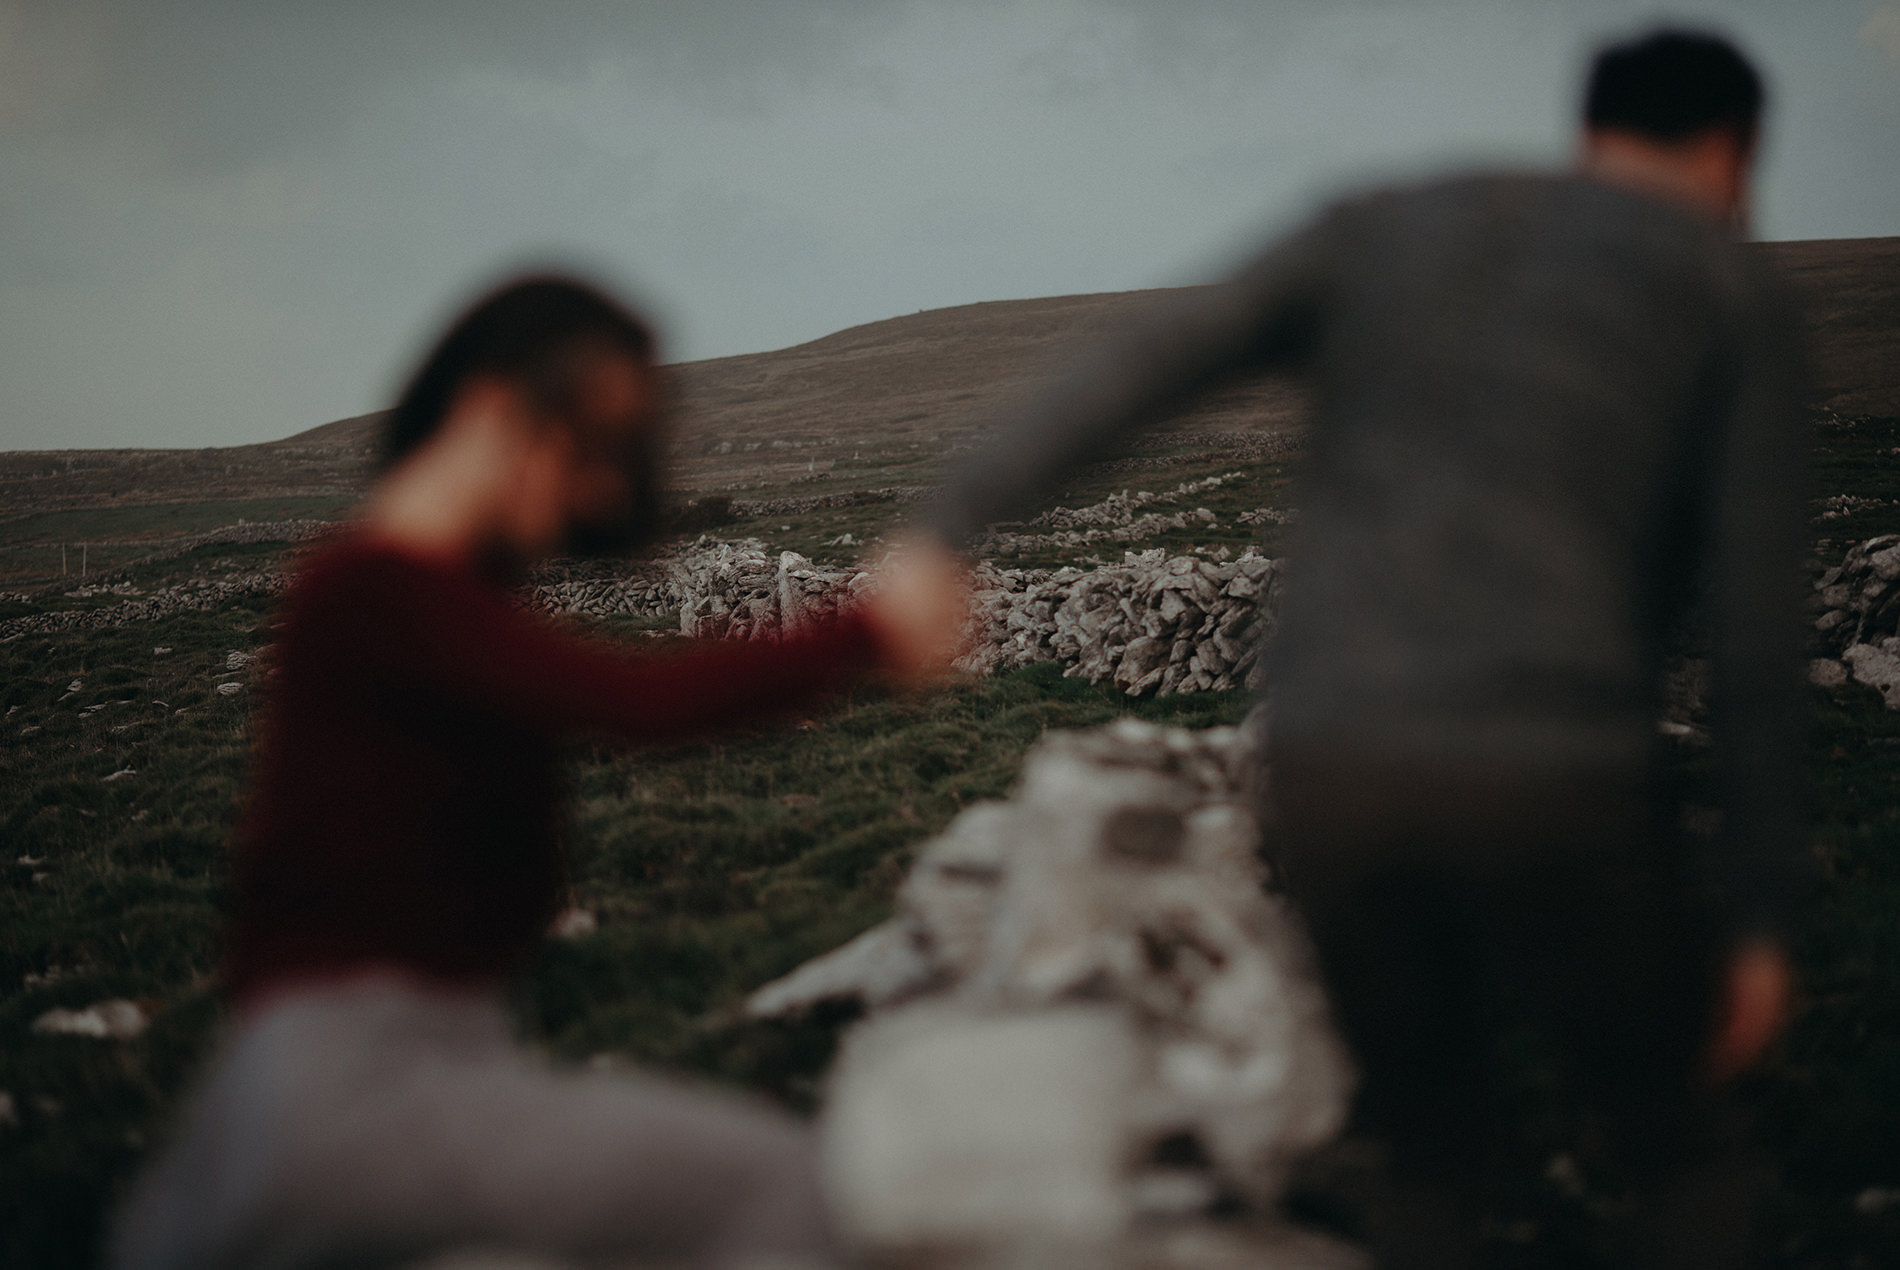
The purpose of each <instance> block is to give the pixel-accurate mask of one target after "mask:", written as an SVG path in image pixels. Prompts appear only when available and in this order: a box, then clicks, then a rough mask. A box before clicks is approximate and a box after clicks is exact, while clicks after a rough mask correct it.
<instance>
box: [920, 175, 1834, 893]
mask: <svg viewBox="0 0 1900 1270" xmlns="http://www.w3.org/2000/svg"><path fill="white" fill-rule="evenodd" d="M1797 350H1798V340H1797V335H1796V331H1795V327H1794V325H1793V322H1792V314H1791V306H1790V305H1789V304H1788V303H1787V302H1786V301H1785V299H1784V296H1783V293H1782V291H1781V289H1780V287H1779V286H1778V284H1777V283H1776V282H1775V281H1774V280H1773V279H1772V278H1770V277H1769V276H1767V275H1766V273H1765V272H1764V271H1763V269H1762V267H1761V265H1760V263H1759V262H1758V261H1757V260H1756V259H1755V258H1754V257H1752V256H1751V255H1750V254H1749V253H1748V252H1747V251H1746V250H1745V249H1743V248H1741V247H1739V246H1737V245H1736V244H1735V243H1733V242H1732V241H1730V240H1729V239H1727V238H1726V237H1725V236H1723V235H1722V234H1721V233H1720V232H1719V231H1718V230H1717V229H1716V227H1714V226H1712V225H1709V224H1705V223H1703V222H1702V221H1700V220H1698V219H1696V218H1694V217H1693V216H1691V215H1689V214H1687V213H1685V212H1682V211H1678V210H1676V209H1674V208H1672V207H1669V206H1665V205H1663V204H1661V203H1659V202H1656V201H1653V200H1651V199H1648V198H1644V197H1641V196H1638V195H1635V194H1632V193H1629V192H1625V191H1622V190H1618V189H1614V188H1611V187H1608V186H1605V185H1601V184H1598V183H1595V182H1592V181H1588V180H1585V179H1581V178H1560V177H1539V176H1513V175H1496V176H1475V177H1467V178H1462V179H1456V180H1451V181H1445V182H1440V183H1435V184H1431V185H1426V186H1422V187H1417V188H1410V189H1403V190H1396V191H1387V192H1381V193H1377V194H1373V195H1370V196H1366V197H1362V198H1359V199H1355V200H1352V201H1349V202H1346V203H1343V204H1340V205H1338V206H1336V207H1334V208H1333V209H1332V210H1330V211H1329V212H1327V213H1326V214H1324V215H1322V216H1321V217H1319V218H1318V219H1317V220H1316V221H1315V222H1314V223H1313V224H1311V225H1310V226H1309V227H1307V228H1306V229H1304V230H1302V231H1301V232H1299V233H1297V234H1295V235H1294V236H1292V237H1291V238H1289V239H1287V240H1285V241H1283V242H1281V243H1279V244H1277V245H1275V246H1273V247H1272V248H1271V249H1269V250H1267V251H1266V252H1264V253H1262V254H1261V255H1259V256H1257V257H1256V258H1254V259H1253V260H1251V261H1250V262H1249V263H1247V264H1246V265H1245V266H1244V267H1243V268H1241V269H1240V270H1239V271H1238V272H1237V273H1236V274H1235V275H1234V276H1233V277H1231V278H1230V279H1228V280H1227V281H1225V282H1222V283H1220V284H1218V285H1215V286H1210V287H1202V288H1194V289H1191V290H1187V291H1184V292H1181V293H1179V294H1178V296H1177V297H1176V298H1175V299H1174V300H1173V301H1172V303H1171V305H1170V306H1169V307H1168V308H1167V309H1166V310H1165V311H1162V312H1159V313H1157V314H1155V315H1154V316H1153V317H1152V318H1151V319H1150V320H1149V321H1147V322H1146V323H1145V324H1143V325H1142V326H1140V327H1139V328H1137V329H1134V330H1131V331H1129V332H1127V333H1125V334H1124V335H1122V336H1121V337H1120V338H1118V339H1114V340H1111V341H1108V342H1106V343H1105V344H1104V345H1103V346H1102V347H1101V348H1100V349H1099V350H1098V351H1097V352H1096V353H1095V354H1094V355H1093V356H1091V357H1090V358H1089V359H1088V360H1087V361H1086V362H1085V364H1083V365H1081V366H1078V367H1076V368H1074V369H1073V370H1072V372H1071V373H1070V374H1069V375H1068V376H1066V377H1065V378H1064V379H1062V380H1061V381H1059V382H1058V383H1057V384H1056V386H1055V387H1053V388H1052V389H1051V390H1050V391H1048V392H1046V393H1045V394H1043V395H1042V396H1040V397H1039V398H1037V399H1035V400H1033V401H1031V402H1029V403H1027V404H1026V405H1025V407H1024V408H1023V409H1022V410H1021V411H1020V412H1019V413H1017V414H1016V415H1014V416H1013V417H1011V418H1009V419H1007V420H1006V421H1005V422H1004V426H1003V427H1002V429H1001V431H1000V434H999V435H998V436H997V438H996V440H995V441H994V443H993V444H992V445H990V446H989V447H988V448H987V449H986V450H984V451H982V452H980V453H979V454H978V455H977V456H976V457H975V458H974V459H973V460H972V461H971V462H970V463H969V464H967V465H966V466H965V467H964V468H963V469H962V470H961V471H960V472H959V473H957V474H956V476H955V478H954V479H953V481H952V482H951V485H950V487H949V490H948V492H947V494H946V496H945V497H944V498H943V500H942V501H941V502H940V504H939V505H938V507H937V508H936V510H935V512H934V515H933V518H932V524H933V525H934V527H935V528H936V529H937V531H938V532H940V533H941V534H942V535H943V536H944V537H945V538H946V539H948V540H949V541H951V542H953V543H961V542H963V541H965V540H966V539H967V538H968V537H969V536H970V535H971V534H973V533H974V532H976V531H977V530H978V529H979V528H980V527H982V526H983V525H985V524H987V523H989V522H991V521H995V520H1000V519H1004V518H1008V517H1014V516H1020V515H1022V514H1024V513H1025V512H1026V511H1028V510H1029V509H1030V508H1032V507H1033V506H1034V505H1035V503H1036V502H1037V501H1038V500H1039V498H1040V497H1042V496H1044V495H1045V494H1046V493H1047V491H1048V490H1050V489H1051V488H1052V487H1053V486H1054V485H1055V484H1056V483H1057V482H1058V481H1060V480H1061V479H1062V478H1063V477H1064V476H1066V475H1067V474H1068V473H1069V472H1071V471H1072V470H1073V469H1074V468H1075V467H1076V466H1077V465H1079V464H1080V463H1083V462H1086V461H1087V460H1088V459H1090V458H1092V457H1096V456H1098V455H1099V454H1100V453H1101V451H1102V450H1104V449H1105V448H1106V447H1108V446H1109V445H1110V444H1112V443H1113V442H1114V441H1115V440H1116V439H1117V438H1118V437H1119V436H1120V435H1121V434H1124V433H1126V432H1128V431H1130V430H1132V429H1135V428H1139V427H1141V426H1142V425H1144V424H1147V423H1149V422H1152V421H1155V420H1157V419H1159V418H1161V417H1164V416H1165V415H1167V414H1168V413H1170V412H1171V411H1173V410H1174V409H1176V408H1178V407H1179V406H1180V405H1181V404H1183V401H1184V399H1185V398H1187V397H1189V396H1191V395H1193V394H1195V393H1196V392H1198V391H1200V390H1202V389H1203V388H1206V387H1208V386H1209V385H1211V384H1213V383H1215V382H1216V381H1218V380H1220V379H1221V378H1223V377H1225V376H1227V375H1229V374H1231V373H1234V372H1239V371H1246V370H1253V369H1261V368H1266V367H1273V366H1291V367H1297V368H1300V369H1302V370H1303V371H1304V372H1305V373H1306V375H1307V376H1308V378H1309V379H1310V382H1311V386H1312V389H1313V407H1312V420H1311V434H1310V444H1309V465H1308V470H1307V473H1306V488H1305V490H1304V493H1303V495H1302V502H1301V509H1302V521H1301V528H1300V532H1299V535H1298V541H1297V543H1296V544H1295V547H1294V550H1293V555H1292V558H1293V561H1294V565H1295V569H1294V573H1293V575H1292V581H1291V583H1290V585H1289V588H1288V591H1287V595H1286V599H1285V602H1284V606H1283V608H1282V610H1281V618H1280V627H1279V631H1278V634H1277V635H1276V637H1275V640H1274V644H1273V647H1272V649H1271V653H1270V658H1269V672H1270V673H1269V682H1270V686H1271V687H1270V691H1271V694H1272V720H1273V722H1272V727H1273V732H1274V736H1275V738H1276V743H1279V744H1286V745H1298V746H1300V747H1301V748H1302V749H1303V750H1305V751H1307V752H1314V751H1319V752H1325V753H1337V754H1340V755H1342V756H1350V755H1355V754H1362V755H1368V756H1372V757H1376V758H1378V759H1380V760H1381V761H1384V762H1392V761H1396V762H1400V763H1403V762H1405V761H1407V760H1408V758H1417V759H1419V760H1421V761H1429V762H1431V763H1432V764H1434V765H1437V766H1440V767H1443V766H1447V765H1450V766H1455V767H1458V766H1461V767H1471V766H1478V767H1482V768H1484V769H1486V770H1492V771H1503V772H1506V773H1508V772H1511V771H1522V772H1524V773H1526V774H1527V775H1530V776H1536V777H1538V778H1545V777H1548V776H1551V775H1558V774H1561V773H1562V772H1564V771H1566V770H1578V771H1585V770H1588V771H1595V772H1603V771H1612V772H1613V771H1618V770H1622V771H1628V772H1630V773H1633V774H1640V773H1641V772H1642V771H1644V770H1646V768H1647V767H1648V765H1649V764H1650V762H1651V759H1652V754H1653V751H1654V748H1655V725H1654V720H1655V711H1656V706H1657V702H1658V693H1659V688H1658V671H1659V667H1660V664H1661V662H1662V659H1663V656H1664V653H1665V645H1666V640H1667V637H1668V634H1669V632H1670V630H1671V628H1672V625H1673V624H1674V623H1675V621H1676V619H1677V618H1678V617H1679V616H1680V615H1681V612H1682V610H1683V609H1684V607H1685V605H1686V604H1687V603H1688V602H1689V601H1690V600H1691V599H1692V598H1693V597H1695V596H1698V595H1700V596H1705V597H1706V612H1707V622H1708V627H1709V630H1710V636H1711V656H1712V660H1713V663H1714V670H1715V683H1716V689H1715V691H1716V701H1715V720H1714V722H1715V727H1716V733H1717V741H1718V744H1719V746H1720V747H1721V756H1722V770H1723V776H1722V788H1723V796H1724V812H1725V818H1726V819H1725V832H1724V843H1723V848H1722V852H1721V862H1720V867H1719V869H1718V870H1717V872H1718V873H1719V874H1720V878H1719V884H1720V885H1721V887H1722V888H1723V889H1724V890H1726V891H1727V892H1728V901H1729V904H1730V906H1731V911H1732V912H1733V914H1734V916H1735V919H1736V920H1737V921H1738V922H1739V923H1740V924H1742V925H1745V926H1752V925H1770V924H1772V923H1773V920H1774V916H1775V913H1776V912H1777V910H1778V909H1779V908H1780V907H1781V906H1782V900H1783V893H1784V892H1785V891H1786V889H1787V884H1788V879H1789V877H1790V876H1791V875H1792V872H1793V867H1794V864H1793V862H1794V859H1795V857H1796V855H1797V853H1798V850H1799V837H1800V825H1801V822H1800V817H1799V814H1798V808H1797V803H1798V799H1797V796H1796V787H1797V781H1798V779H1799V772H1800V761H1801V728H1802V713H1801V711H1802V705H1803V699H1802V695H1801V694H1802V687H1801V681H1800V662H1799V657H1800V649H1801V629H1800V608H1799V587H1800V560H1801V557H1802V553H1803V531H1804V526H1803V509H1804V501H1805V484H1804V478H1803V468H1804V464H1805V461H1806V450H1805V445H1806V435H1805V428H1804V416H1803V409H1802V407H1803V397H1802V385H1803V375H1802V373H1801V372H1802V362H1801V358H1800V356H1799V355H1798V351H1797Z"/></svg>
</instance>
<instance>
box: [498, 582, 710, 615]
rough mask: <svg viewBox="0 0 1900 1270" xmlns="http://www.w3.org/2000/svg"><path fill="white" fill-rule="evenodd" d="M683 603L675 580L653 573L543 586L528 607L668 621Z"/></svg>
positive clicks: (554, 583)
mask: <svg viewBox="0 0 1900 1270" xmlns="http://www.w3.org/2000/svg"><path fill="white" fill-rule="evenodd" d="M680 602H681V596H680V594H679V590H678V588H677V587H676V586H674V585H673V584H672V580H671V579H670V578H668V577H666V576H664V575H657V576H656V575H655V574H653V573H652V572H651V571H641V572H639V573H635V574H633V575H631V576H629V577H624V578H576V579H570V580H568V581H564V582H548V583H543V584H542V585H540V586H537V587H535V588H534V590H533V591H532V592H530V594H529V597H528V607H529V608H532V609H535V610H537V611H540V612H544V613H569V614H575V615H578V616H582V617H616V616H621V617H664V616H666V615H668V614H670V613H673V612H676V611H677V610H678V609H679V606H680Z"/></svg>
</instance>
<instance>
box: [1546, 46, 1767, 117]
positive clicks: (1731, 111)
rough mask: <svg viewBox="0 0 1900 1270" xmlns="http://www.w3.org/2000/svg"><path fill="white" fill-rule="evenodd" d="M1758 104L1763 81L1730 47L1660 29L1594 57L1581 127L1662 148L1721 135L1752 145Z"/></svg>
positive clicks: (1758, 110)
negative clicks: (1715, 133)
mask: <svg viewBox="0 0 1900 1270" xmlns="http://www.w3.org/2000/svg"><path fill="white" fill-rule="evenodd" d="M1763 98H1764V93H1763V90H1762V82H1761V76H1760V75H1759V74H1758V73H1756V70H1755V68H1754V67H1753V66H1752V65H1750V64H1749V61H1748V59H1747V58H1745V57H1743V56H1742V54H1741V52H1740V51H1739V50H1738V49H1736V47H1735V46H1734V45H1733V44H1731V43H1729V42H1728V41H1727V40H1725V39H1723V38H1721V37H1720V36H1717V35H1709V34H1707V33H1704V32H1700V31H1686V30H1681V29H1677V28H1673V27H1663V28H1660V29H1658V30H1654V31H1651V32H1649V33H1647V34H1645V35H1641V36H1638V37H1637V38H1635V39H1632V40H1626V41H1622V42H1620V43H1617V44H1611V45H1608V46H1607V47H1605V48H1603V49H1602V50H1601V51H1599V52H1598V53H1597V56H1596V61H1595V62H1594V63H1593V64H1592V65H1591V67H1590V84H1589V87H1588V89H1587V90H1586V91H1585V93H1584V102H1583V121H1584V124H1585V125H1586V126H1588V127H1590V128H1615V129H1618V130H1621V131H1624V132H1633V133H1637V134H1638V135H1641V136H1645V137H1650V138H1653V139H1655V140H1657V141H1662V142H1677V141H1684V140H1687V139H1688V138H1690V137H1693V136H1698V135H1700V134H1702V133H1705V132H1709V131H1712V130H1716V129H1721V130H1725V131H1730V132H1733V133H1734V134H1735V136H1736V137H1737V138H1738V139H1740V140H1741V142H1742V143H1743V144H1744V145H1753V144H1754V141H1755V137H1756V135H1757V134H1758V132H1759V130H1760V127H1761V111H1762V101H1763Z"/></svg>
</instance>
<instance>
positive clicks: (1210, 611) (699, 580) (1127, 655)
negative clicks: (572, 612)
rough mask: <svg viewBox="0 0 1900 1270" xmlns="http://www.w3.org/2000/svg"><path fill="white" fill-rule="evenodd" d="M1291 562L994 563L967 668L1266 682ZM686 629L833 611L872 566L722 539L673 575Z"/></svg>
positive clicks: (1253, 558) (1177, 685) (983, 586)
mask: <svg viewBox="0 0 1900 1270" xmlns="http://www.w3.org/2000/svg"><path fill="white" fill-rule="evenodd" d="M1281 575H1282V569H1281V566H1280V564H1279V562H1278V561H1274V560H1269V559H1267V558H1266V557H1264V556H1258V555H1255V554H1253V553H1252V552H1251V551H1250V552H1248V553H1247V554H1245V555H1242V556H1240V557H1239V558H1237V559H1233V560H1219V559H1204V558H1200V557H1196V556H1172V557H1171V556H1169V555H1168V554H1167V552H1166V551H1164V550H1162V549H1160V548H1156V549H1154V550H1151V551H1144V552H1139V553H1137V552H1127V553H1124V556H1123V561H1122V563H1121V564H1119V565H1104V566H1101V567H1098V568H1095V569H1087V570H1084V569H1077V568H1066V569H1058V570H1054V571H1050V570H1046V569H998V568H995V567H994V566H991V565H987V564H986V565H984V566H982V567H981V568H980V569H979V570H978V571H977V575H976V612H975V617H974V620H975V621H976V623H977V630H976V632H975V634H976V638H975V640H974V641H973V642H974V644H975V649H974V651H973V652H972V653H970V655H969V656H967V657H966V658H964V660H963V661H962V663H960V664H961V666H962V668H964V669H966V670H973V671H977V672H980V673H990V672H994V671H997V670H1009V669H1014V668H1016V667H1019V666H1028V665H1032V664H1035V663H1038V662H1058V663H1062V664H1064V665H1065V666H1066V667H1067V669H1066V670H1065V671H1064V673H1065V674H1067V675H1071V676H1079V677H1082V678H1085V679H1087V680H1089V681H1090V682H1091V683H1100V682H1101V681H1103V680H1111V681H1113V682H1114V683H1115V684H1116V686H1118V687H1120V688H1121V689H1122V690H1123V691H1124V692H1127V693H1129V694H1130V695H1133V696H1144V695H1147V694H1150V693H1168V692H1205V691H1222V690H1225V689H1230V688H1238V687H1257V686H1258V685H1259V675H1258V667H1257V665H1256V654H1257V653H1258V651H1259V649H1260V647H1261V645H1262V644H1263V643H1264V642H1265V640H1266V637H1267V636H1268V635H1269V634H1270V632H1271V628H1272V622H1273V613H1274V611H1275V609H1276V607H1277V605H1278V601H1279V590H1280V581H1281ZM673 576H674V582H675V585H677V586H678V587H679V589H680V590H681V592H682V593H683V594H684V597H685V598H684V600H683V601H682V603H681V606H680V631H681V633H682V634H686V635H694V636H725V637H737V638H756V637H759V636H763V635H772V634H776V633H778V632H780V631H783V630H785V629H787V628H789V627H793V626H796V625H797V624H798V623H799V622H801V621H804V620H806V619H808V618H810V617H813V616H819V615H825V614H829V613H831V612H834V611H835V610H836V609H837V608H838V607H839V606H840V605H842V604H845V603H848V602H849V601H850V600H851V599H852V598H853V597H854V596H856V595H857V594H858V593H859V592H860V591H862V590H863V588H864V587H865V585H866V584H867V583H868V582H869V581H870V575H869V574H867V573H865V572H863V571H859V570H850V569H828V568H825V567H823V566H820V565H815V564H813V563H812V562H811V561H810V560H807V559H806V558H805V557H804V556H801V555H799V554H797V553H796V552H791V551H783V552H777V553H773V552H770V551H768V550H767V549H766V547H765V545H764V544H763V543H760V542H757V541H754V540H745V541H741V542H728V543H717V542H712V541H710V540H708V541H707V542H703V543H702V544H701V550H699V551H698V552H696V553H695V554H694V555H692V556H691V557H690V559H689V560H686V561H682V563H681V564H679V565H678V566H677V567H676V571H675V573H674V575H673Z"/></svg>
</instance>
